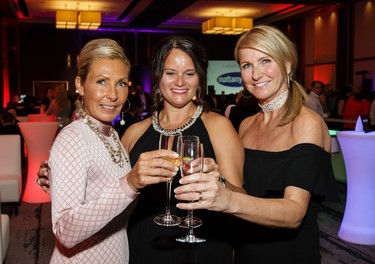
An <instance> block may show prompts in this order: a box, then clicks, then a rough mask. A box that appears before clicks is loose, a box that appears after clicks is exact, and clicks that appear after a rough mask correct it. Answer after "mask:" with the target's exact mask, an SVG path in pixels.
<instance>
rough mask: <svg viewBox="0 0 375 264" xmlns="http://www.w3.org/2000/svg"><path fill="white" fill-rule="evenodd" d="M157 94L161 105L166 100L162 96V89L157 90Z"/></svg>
mask: <svg viewBox="0 0 375 264" xmlns="http://www.w3.org/2000/svg"><path fill="white" fill-rule="evenodd" d="M156 93H157V94H159V102H160V103H161V102H163V100H164V98H163V95H162V94H161V92H160V88H158V89H157V90H156Z"/></svg>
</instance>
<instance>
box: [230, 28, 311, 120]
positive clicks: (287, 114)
mask: <svg viewBox="0 0 375 264" xmlns="http://www.w3.org/2000/svg"><path fill="white" fill-rule="evenodd" d="M240 49H256V50H259V51H261V52H263V53H266V54H268V55H269V56H271V57H272V58H273V59H274V60H275V61H276V63H277V65H278V67H279V68H280V71H281V72H284V73H285V77H286V78H288V75H289V78H290V82H289V87H288V88H289V96H288V99H287V100H286V102H285V105H284V106H283V116H282V118H281V122H280V125H286V124H288V123H290V122H292V121H293V120H294V118H295V117H296V116H297V115H298V114H299V113H300V112H301V108H302V105H303V102H304V100H306V99H307V94H306V92H305V89H304V88H303V86H302V85H301V84H299V83H298V82H297V81H295V80H293V76H294V74H295V71H296V68H297V65H298V61H297V51H296V48H295V45H294V43H293V42H292V41H291V40H290V39H289V38H288V37H287V36H286V35H284V34H283V33H282V32H281V31H280V30H279V29H277V28H275V27H272V26H267V25H259V26H256V27H254V28H252V29H251V30H250V31H248V32H246V33H244V34H243V35H242V36H241V37H240V38H239V39H238V41H237V44H236V47H235V50H234V57H235V59H236V61H237V63H239V57H238V52H239V50H240ZM288 63H289V64H290V66H291V69H290V72H289V73H288V72H287V66H286V65H287V64H288Z"/></svg>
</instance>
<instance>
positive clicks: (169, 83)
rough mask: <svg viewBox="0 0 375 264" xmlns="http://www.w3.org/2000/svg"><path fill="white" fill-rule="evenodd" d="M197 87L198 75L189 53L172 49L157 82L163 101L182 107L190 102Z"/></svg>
mask: <svg viewBox="0 0 375 264" xmlns="http://www.w3.org/2000/svg"><path fill="white" fill-rule="evenodd" d="M198 87H199V76H198V74H197V72H196V70H195V67H194V63H193V61H192V59H191V58H190V57H189V55H188V54H187V53H185V52H183V51H181V50H179V49H173V50H172V51H171V53H170V54H169V55H168V56H167V58H166V60H165V63H164V70H163V76H162V78H161V80H160V83H159V88H160V92H161V93H162V95H163V97H164V103H165V104H170V105H173V106H174V107H178V108H180V107H183V106H185V105H187V104H188V103H189V102H191V99H192V98H193V96H194V95H196V93H197V89H198Z"/></svg>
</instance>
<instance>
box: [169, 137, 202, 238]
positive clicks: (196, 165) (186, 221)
mask: <svg viewBox="0 0 375 264" xmlns="http://www.w3.org/2000/svg"><path fill="white" fill-rule="evenodd" d="M180 156H181V157H182V164H181V166H180V171H181V177H184V176H186V175H190V174H193V173H197V172H200V171H202V164H203V145H202V144H200V142H199V137H197V136H190V135H186V136H182V142H181V149H180ZM201 225H202V220H201V219H199V218H196V217H194V216H193V210H188V215H187V217H185V218H183V219H182V222H181V223H180V224H179V225H178V226H179V227H183V228H187V229H188V234H187V235H186V236H184V237H180V238H176V241H178V242H184V243H201V242H205V241H206V239H203V238H199V237H196V236H195V235H194V228H196V227H199V226H201Z"/></svg>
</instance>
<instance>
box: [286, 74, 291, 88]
mask: <svg viewBox="0 0 375 264" xmlns="http://www.w3.org/2000/svg"><path fill="white" fill-rule="evenodd" d="M286 82H287V84H288V89H290V73H288V74H287V75H286Z"/></svg>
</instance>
